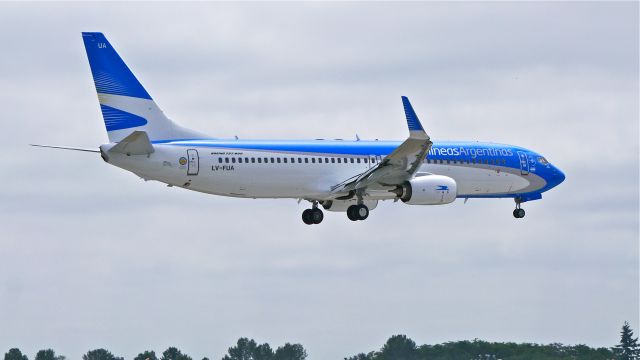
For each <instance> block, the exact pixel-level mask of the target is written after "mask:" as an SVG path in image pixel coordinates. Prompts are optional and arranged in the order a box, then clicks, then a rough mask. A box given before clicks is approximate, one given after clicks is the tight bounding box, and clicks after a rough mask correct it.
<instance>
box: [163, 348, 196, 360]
mask: <svg viewBox="0 0 640 360" xmlns="http://www.w3.org/2000/svg"><path fill="white" fill-rule="evenodd" d="M161 360H191V357H190V356H189V355H186V354H183V353H182V352H181V351H180V350H178V348H175V347H173V346H172V347H170V348H168V349H167V350H165V351H164V352H163V353H162V358H161Z"/></svg>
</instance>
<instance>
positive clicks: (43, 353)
mask: <svg viewBox="0 0 640 360" xmlns="http://www.w3.org/2000/svg"><path fill="white" fill-rule="evenodd" d="M306 358H307V351H306V350H305V349H304V347H302V345H300V344H289V343H286V344H284V345H283V346H280V347H278V348H277V349H276V350H273V349H272V348H271V346H270V345H269V344H267V343H264V344H257V343H256V342H255V341H254V340H249V339H247V338H240V339H239V340H238V343H237V344H236V346H232V347H230V348H229V350H228V353H227V355H225V356H224V357H223V358H222V360H305V359H306ZM33 359H34V360H67V358H66V356H63V355H56V353H55V352H54V351H53V350H52V349H47V350H40V351H38V352H37V353H36V356H35V357H34V358H33ZM4 360H29V358H28V357H27V355H25V354H23V353H22V352H21V351H20V349H17V348H13V349H10V350H9V351H8V352H7V353H6V354H4ZM82 360H124V357H121V356H116V355H114V354H112V353H111V352H110V351H109V350H106V349H95V350H90V351H88V352H87V353H86V354H84V355H82ZM133 360H193V358H192V357H191V356H189V355H187V354H184V353H182V351H180V350H179V349H178V348H176V347H170V348H168V349H167V350H165V351H164V352H163V353H162V355H161V356H160V357H158V355H156V353H155V351H153V350H147V351H143V352H141V353H140V354H138V355H137V356H136V357H134V358H133ZM202 360H209V358H207V357H205V358H203V359H202Z"/></svg>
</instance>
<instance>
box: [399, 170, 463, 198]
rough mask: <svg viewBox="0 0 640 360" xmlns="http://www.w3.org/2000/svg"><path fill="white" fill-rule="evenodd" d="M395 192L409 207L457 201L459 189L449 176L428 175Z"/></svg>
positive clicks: (407, 183)
mask: <svg viewBox="0 0 640 360" xmlns="http://www.w3.org/2000/svg"><path fill="white" fill-rule="evenodd" d="M394 192H395V193H396V194H397V195H398V197H399V198H400V200H402V202H404V203H406V204H409V205H443V204H449V203H452V202H453V201H454V200H455V199H456V196H457V194H458V187H457V185H456V181H455V180H453V179H452V178H450V177H448V176H442V175H426V176H420V177H417V178H413V179H411V180H410V181H407V182H405V183H404V184H402V185H400V186H398V188H397V189H396V190H395V191H394Z"/></svg>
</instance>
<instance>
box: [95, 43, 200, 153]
mask: <svg viewBox="0 0 640 360" xmlns="http://www.w3.org/2000/svg"><path fill="white" fill-rule="evenodd" d="M82 40H83V41H84V47H85V49H86V50H87V57H88V58H89V66H90V67H91V73H92V75H93V82H94V84H95V86H96V91H97V92H98V100H99V102H100V110H101V111H102V117H103V119H104V124H105V126H106V128H107V134H108V136H109V141H110V142H119V141H120V140H122V139H124V138H125V137H127V136H128V135H129V134H131V133H132V132H133V131H136V130H139V131H145V132H146V133H147V134H148V136H149V139H150V140H151V141H154V140H172V139H193V138H202V137H203V135H202V134H199V133H197V132H194V131H190V130H187V129H184V128H182V127H180V126H178V125H176V124H175V123H173V122H172V121H171V120H169V119H168V118H167V117H166V116H165V115H164V113H163V112H162V110H160V108H159V107H158V105H156V103H155V101H153V99H152V98H151V96H150V95H149V93H148V92H147V90H145V88H144V87H143V86H142V84H140V82H139V81H138V79H136V77H135V75H133V73H132V72H131V70H129V67H128V66H127V65H126V64H125V63H124V61H122V58H120V56H119V55H118V53H117V52H116V50H115V49H114V48H113V47H112V46H111V44H110V43H109V41H107V38H106V37H105V36H104V35H103V34H102V33H98V32H83V33H82Z"/></svg>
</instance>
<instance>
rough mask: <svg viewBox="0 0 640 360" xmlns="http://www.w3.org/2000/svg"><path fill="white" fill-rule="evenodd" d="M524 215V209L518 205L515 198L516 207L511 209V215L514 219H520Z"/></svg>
mask: <svg viewBox="0 0 640 360" xmlns="http://www.w3.org/2000/svg"><path fill="white" fill-rule="evenodd" d="M524 215H525V212H524V209H523V208H521V207H520V202H519V201H517V200H516V208H515V210H513V217H514V218H516V219H522V218H523V217H524Z"/></svg>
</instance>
